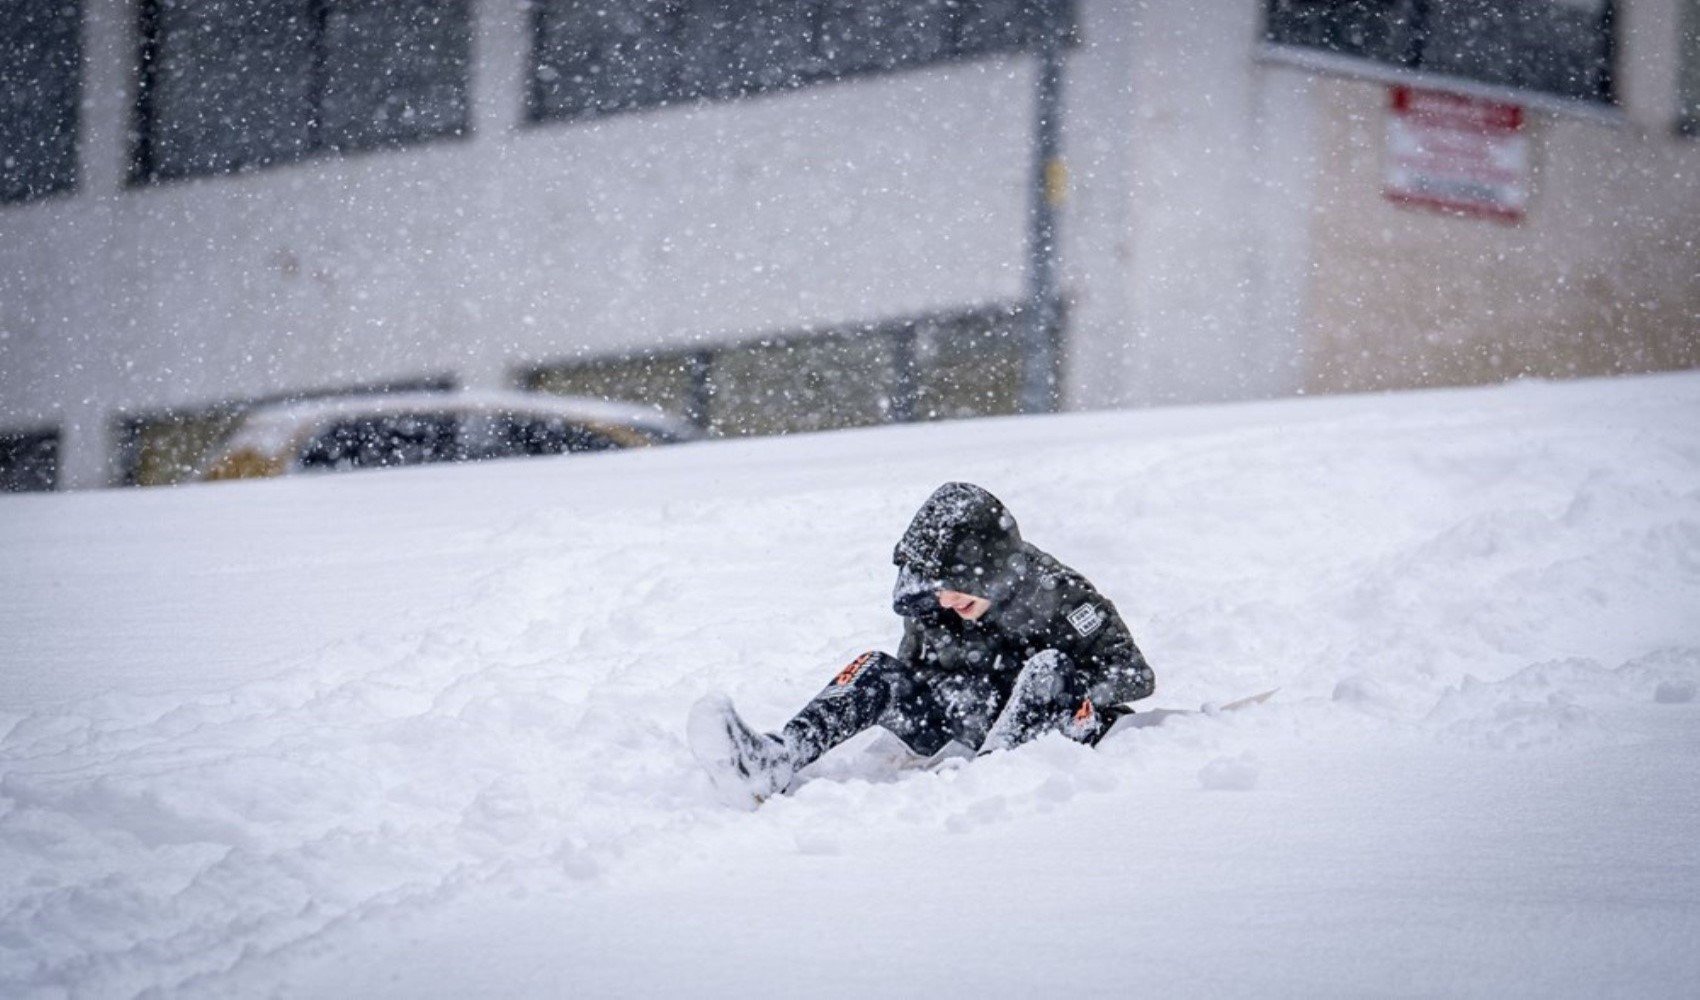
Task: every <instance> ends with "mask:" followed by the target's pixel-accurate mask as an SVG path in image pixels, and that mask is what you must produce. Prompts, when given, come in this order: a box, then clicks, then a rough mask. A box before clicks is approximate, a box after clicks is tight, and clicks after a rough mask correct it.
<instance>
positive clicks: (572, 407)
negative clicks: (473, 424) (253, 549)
mask: <svg viewBox="0 0 1700 1000" xmlns="http://www.w3.org/2000/svg"><path fill="white" fill-rule="evenodd" d="M444 410H456V411H460V412H464V413H474V414H488V415H497V414H503V413H524V414H529V415H532V416H540V417H560V418H562V419H567V420H579V421H584V422H586V423H595V424H608V425H615V426H628V427H635V428H638V429H641V430H649V431H657V432H661V433H665V434H669V435H672V436H674V437H676V438H678V439H680V440H689V439H691V438H695V437H699V436H701V432H700V431H699V430H698V429H697V427H696V426H695V425H694V424H692V423H690V422H688V421H686V420H683V419H681V418H679V417H675V416H671V415H669V414H667V413H663V412H662V411H660V410H657V409H655V408H654V407H650V406H643V405H641V404H637V403H617V402H612V401H609V400H603V399H590V398H587V397H583V396H560V395H556V394H554V393H543V392H519V391H512V390H499V389H456V390H447V391H442V392H395V393H361V394H350V395H346V396H326V397H322V398H317V399H304V400H297V401H294V402H288V403H272V404H267V405H264V406H257V407H255V408H254V409H252V410H249V411H248V412H247V413H246V414H245V415H244V416H243V417H242V421H241V424H240V425H239V426H238V428H237V430H236V432H235V433H234V434H232V435H231V437H230V440H229V442H228V444H230V445H248V446H256V447H261V448H264V449H266V450H277V449H280V448H284V447H287V446H288V444H289V441H290V439H291V438H293V437H294V436H295V435H296V434H297V433H299V432H300V431H301V430H302V429H303V428H306V427H314V426H318V425H321V424H323V423H326V422H327V421H331V420H345V419H358V418H360V417H368V416H381V415H385V414H402V413H430V412H441V411H444Z"/></svg>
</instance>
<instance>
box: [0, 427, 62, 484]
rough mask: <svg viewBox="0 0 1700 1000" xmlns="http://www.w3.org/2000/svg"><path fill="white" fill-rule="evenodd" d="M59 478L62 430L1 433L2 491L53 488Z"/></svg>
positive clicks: (0, 480)
mask: <svg viewBox="0 0 1700 1000" xmlns="http://www.w3.org/2000/svg"><path fill="white" fill-rule="evenodd" d="M58 482H59V435H58V434H55V433H54V432H52V431H45V432H41V433H36V434H0V493H29V492H34V491H36V490H51V489H53V488H54V487H55V486H56V485H57V484H58Z"/></svg>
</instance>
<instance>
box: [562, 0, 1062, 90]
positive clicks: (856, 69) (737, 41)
mask: <svg viewBox="0 0 1700 1000" xmlns="http://www.w3.org/2000/svg"><path fill="white" fill-rule="evenodd" d="M536 2H537V23H536V42H535V52H534V67H533V74H534V77H533V106H532V115H533V117H535V118H577V117H582V116H585V115H595V114H606V113H609V112H613V111H621V110H627V109H632V108H643V107H655V106H658V105H663V104H667V103H669V102H672V101H679V100H695V99H710V100H718V99H723V98H730V97H738V96H741V95H745V94H755V93H761V92H764V91H773V90H783V89H787V88H790V87H796V86H799V85H801V84H805V83H810V82H817V81H824V80H832V79H836V78H838V77H842V76H848V75H853V74H858V73H866V72H876V71H882V70H891V69H899V68H903V67H906V66H916V65H922V64H925V63H928V62H932V61H936V60H942V59H952V58H957V57H964V56H978V55H985V54H987V53H991V52H1003V51H1016V50H1020V49H1023V48H1027V47H1031V46H1032V45H1033V44H1034V43H1035V42H1036V41H1037V40H1038V39H1039V38H1040V37H1041V36H1042V35H1043V33H1044V32H1047V31H1056V32H1063V31H1064V30H1065V29H1067V28H1068V27H1069V26H1070V25H1071V24H1072V18H1073V10H1074V7H1073V4H1072V2H1070V0H862V2H858V0H626V2H617V0H536Z"/></svg>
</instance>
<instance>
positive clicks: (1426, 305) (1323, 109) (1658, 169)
mask: <svg viewBox="0 0 1700 1000" xmlns="http://www.w3.org/2000/svg"><path fill="white" fill-rule="evenodd" d="M1663 78H1669V79H1671V80H1672V83H1673V90H1674V73H1669V74H1665V73H1661V74H1655V75H1654V79H1653V81H1652V82H1653V83H1657V82H1658V81H1659V80H1660V79H1663ZM1629 82H1630V84H1631V85H1632V86H1633V85H1636V84H1638V83H1639V85H1640V88H1641V92H1640V93H1636V92H1635V91H1634V90H1632V91H1631V94H1630V99H1631V107H1630V109H1629V115H1628V116H1627V120H1626V121H1622V122H1616V123H1613V122H1607V121H1601V120H1595V119H1589V118H1581V117H1577V116H1574V115H1569V114H1563V113H1557V112H1552V111H1542V110H1531V111H1530V113H1529V122H1528V125H1527V126H1526V127H1527V128H1528V130H1529V136H1530V159H1531V166H1532V176H1533V184H1532V197H1531V201H1530V204H1529V208H1528V211H1527V215H1526V217H1525V218H1524V219H1523V220H1522V221H1521V222H1518V223H1513V224H1505V223H1500V222H1494V221H1489V220H1485V219H1478V218H1464V217H1456V216H1448V215H1443V214H1440V213H1437V212H1434V211H1430V210H1423V209H1417V208H1408V207H1402V206H1398V205H1395V204H1393V203H1392V202H1390V201H1388V200H1386V199H1385V198H1384V197H1383V195H1382V171H1383V156H1384V155H1385V148H1386V135H1385V130H1386V120H1387V105H1388V100H1389V98H1388V88H1387V86H1386V85H1385V84H1378V83H1372V82H1368V81H1362V80H1351V79H1341V78H1329V79H1324V80H1320V81H1319V85H1318V87H1317V90H1316V100H1317V107H1318V124H1317V138H1318V143H1319V149H1320V150H1321V152H1322V154H1323V155H1322V156H1321V158H1320V164H1319V166H1318V176H1317V185H1318V186H1317V197H1316V208H1315V212H1314V215H1313V219H1312V230H1311V235H1312V241H1313V242H1312V248H1313V257H1312V265H1313V267H1312V271H1311V274H1310V279H1309V286H1308V289H1307V311H1306V321H1307V323H1306V325H1307V329H1306V335H1305V341H1306V345H1307V378H1306V381H1307V384H1308V386H1309V388H1310V389H1312V390H1315V391H1341V390H1344V391H1352V390H1366V389H1379V388H1399V387H1413V386H1428V385H1456V384H1463V383H1472V382H1488V381H1497V380H1500V379H1504V378H1509V377H1514V376H1518V375H1525V374H1527V375H1535V376H1546V377H1566V376H1580V375H1602V374H1613V373H1620V372H1637V371H1650V370H1656V369H1668V368H1687V367H1696V366H1700V141H1696V140H1694V139H1683V138H1679V137H1677V136H1675V135H1674V133H1673V125H1674V116H1673V115H1671V114H1670V112H1671V111H1673V110H1674V109H1673V108H1672V107H1671V102H1669V101H1666V100H1655V99H1654V96H1655V95H1654V93H1653V89H1654V88H1653V87H1652V86H1650V85H1649V84H1648V83H1646V82H1643V81H1637V80H1631V81H1629Z"/></svg>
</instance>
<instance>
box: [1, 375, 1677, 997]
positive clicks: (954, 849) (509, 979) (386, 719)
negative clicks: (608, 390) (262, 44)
mask: <svg viewBox="0 0 1700 1000" xmlns="http://www.w3.org/2000/svg"><path fill="white" fill-rule="evenodd" d="M1696 413H1700V377H1697V376H1694V375H1681V376H1670V377H1665V378H1657V379H1640V380H1625V381H1619V382H1598V383H1575V384H1566V385H1519V386H1513V387H1508V388H1504V389H1497V390H1487V391H1469V392H1452V393H1430V394H1411V395H1404V396H1393V397H1365V398H1359V399H1346V398H1337V399H1329V400H1307V401H1303V402H1299V403H1287V404H1263V405H1257V406H1242V407H1222V408H1213V409H1199V410H1186V411H1168V412H1164V411H1158V412H1151V413H1141V414H1079V415H1068V416H1062V417H1055V418H1047V419H1034V420H1026V419H1022V420H1002V421H980V422H973V423H964V424H958V425H937V426H916V427H900V428H888V429H880V430H874V431H868V432H854V433H844V434H833V435H823V436H818V437H798V438H791V439H784V440H774V441H744V442H724V443H710V444H702V445H688V446H683V447H679V448H672V449H657V450H654V451H650V452H645V453H642V454H637V453H633V454H615V455H605V456H589V457H582V456H581V457H574V458H568V459H561V460H539V461H535V462H519V463H507V464H505V465H490V466H484V467H458V468H437V469H417V470H405V471H400V472H394V473H375V474H370V475H361V474H356V475H349V476H341V477H328V478H319V479H313V480H302V481H281V482H274V483H257V484H232V485H219V486H211V487H199V486H197V487H191V488H185V489H180V490H172V491H159V492H151V493H149V492H135V491H132V492H118V491H114V492H110V493H99V494H83V495H68V496H54V497H16V498H13V497H0V552H5V553H6V558H5V559H4V560H0V706H3V707H0V713H3V714H0V996H4V997H7V998H8V1000H10V998H12V997H19V998H35V997H61V996H134V995H139V994H140V995H153V996H167V995H169V996H185V997H197V996H200V997H223V996H238V995H240V996H247V995H261V996H264V995H283V996H290V995H296V996H326V995H347V996H353V995H359V996H392V997H414V996H463V995H503V996H560V995H619V994H631V993H634V992H643V993H654V994H668V993H696V994H702V995H751V994H755V995H788V994H791V993H795V992H796V991H797V989H798V983H797V981H796V978H797V970H798V969H807V970H808V971H809V977H810V978H809V980H808V983H807V988H808V989H809V990H811V991H814V992H818V993H820V994H822V995H829V996H831V995H845V996H848V995H868V994H882V993H883V994H892V995H899V994H912V993H917V992H932V993H956V992H961V993H966V994H968V995H976V994H987V995H999V994H1009V993H1043V992H1054V991H1055V990H1056V984H1057V983H1072V982H1078V981H1079V980H1078V976H1079V965H1078V956H1079V955H1082V954H1089V955H1092V956H1094V957H1095V959H1096V960H1098V961H1101V962H1102V963H1103V964H1104V966H1105V967H1110V968H1139V969H1140V970H1141V982H1142V983H1143V984H1146V985H1147V986H1149V988H1150V989H1151V990H1152V991H1155V992H1161V993H1163V994H1164V995H1172V996H1182V997H1185V996H1212V995H1222V994H1223V993H1232V992H1236V991H1239V992H1243V991H1244V990H1245V989H1246V988H1247V984H1248V983H1249V984H1256V987H1255V988H1256V990H1257V991H1258V992H1266V993H1270V994H1274V995H1310V994H1314V993H1316V992H1318V991H1319V982H1320V984H1321V985H1320V991H1321V992H1325V993H1337V994H1342V995H1378V994H1387V993H1396V992H1400V991H1402V990H1408V989H1409V984H1410V983H1412V982H1417V981H1420V982H1422V983H1423V984H1424V989H1425V990H1426V991H1430V992H1434V993H1436V994H1447V995H1480V996H1489V995H1505V994H1512V993H1515V994H1522V995H1541V996H1590V995H1626V994H1640V995H1692V994H1694V993H1695V989H1694V987H1695V985H1696V984H1697V983H1700V956H1697V954H1696V952H1695V951H1694V949H1692V948H1689V947H1687V943H1688V942H1691V941H1693V940H1696V939H1700V871H1697V869H1696V868H1695V866H1694V865H1692V864H1691V863H1690V859H1691V856H1692V837H1693V830H1694V829H1695V828H1696V827H1700V787H1697V786H1696V783H1695V782H1694V781H1693V761H1694V760H1695V758H1696V755H1697V754H1700V714H1697V713H1696V712H1695V711H1694V708H1693V702H1694V691H1695V687H1696V683H1697V681H1700V619H1697V618H1696V616H1695V615H1694V613H1693V612H1694V609H1695V608H1696V607H1700V486H1697V484H1700V421H1696V420H1695V419H1693V418H1694V415H1695V414H1696ZM947 480H963V481H972V482H977V483H982V484H984V485H985V486H986V487H987V488H989V489H991V490H992V491H993V492H994V493H996V494H997V495H998V496H999V497H1000V498H1002V499H1003V500H1005V501H1006V502H1007V503H1009V505H1010V508H1011V510H1012V512H1014V513H1015V514H1017V515H1019V517H1020V519H1021V523H1022V525H1023V528H1024V530H1025V531H1026V533H1027V534H1029V535H1031V537H1032V538H1033V540H1034V541H1035V542H1036V543H1037V544H1039V545H1041V546H1043V547H1045V548H1047V549H1049V550H1051V551H1054V552H1055V553H1056V554H1057V555H1058V556H1059V557H1060V558H1062V559H1063V560H1064V561H1065V562H1067V563H1069V564H1071V565H1073V566H1075V567H1076V568H1077V569H1079V570H1081V571H1082V572H1083V573H1085V574H1086V575H1087V576H1088V577H1089V578H1090V579H1092V580H1093V581H1094V582H1095V583H1097V584H1098V585H1100V587H1101V588H1102V589H1103V590H1104V591H1105V592H1106V593H1107V594H1109V595H1110V596H1111V597H1112V599H1113V600H1114V601H1115V602H1116V605H1117V607H1118V609H1119V610H1120V611H1121V612H1122V614H1123V615H1124V617H1126V618H1127V620H1128V622H1129V624H1130V626H1131V628H1132V630H1133V632H1134V634H1135V635H1136V637H1137V638H1138V640H1139V643H1140V645H1141V648H1142V649H1143V650H1144V651H1145V652H1146V653H1147V655H1148V656H1149V657H1150V659H1151V661H1152V663H1153V665H1154V667H1155V670H1156V673H1157V682H1158V690H1157V694H1156V696H1155V697H1154V698H1153V699H1151V701H1150V703H1148V705H1141V706H1140V708H1141V710H1142V713H1143V714H1144V715H1146V717H1147V718H1148V719H1150V720H1151V721H1152V722H1153V723H1154V724H1151V725H1141V726H1130V727H1128V728H1127V730H1126V731H1125V732H1124V731H1122V730H1120V729H1118V731H1117V732H1116V733H1114V734H1112V735H1111V737H1110V738H1108V739H1106V740H1105V741H1104V742H1103V743H1102V744H1101V745H1100V746H1099V747H1097V748H1095V749H1091V748H1086V747H1082V746H1079V745H1077V744H1074V743H1072V742H1070V741H1068V740H1066V739H1064V738H1062V737H1060V736H1051V737H1047V738H1044V739H1040V740H1038V741H1035V742H1034V743H1032V744H1030V745H1028V746H1025V747H1022V748H1020V749H1018V750H1016V751H1014V752H1009V753H999V754H993V755H989V756H987V757H984V758H978V759H972V760H969V759H967V758H965V757H964V756H963V755H962V753H961V751H960V748H957V750H956V751H954V752H952V753H947V754H945V755H942V756H941V758H940V759H937V760H930V761H920V760H917V759H915V758H914V757H913V756H912V755H909V754H908V753H907V751H906V750H904V749H903V748H902V747H901V746H900V745H894V741H893V740H891V739H889V738H884V737H881V736H880V735H878V734H867V735H865V736H864V737H861V738H858V739H857V740H855V741H852V743H851V744H850V745H847V746H845V747H843V748H840V750H839V751H837V752H835V753H834V754H833V755H831V756H829V757H828V758H826V759H823V760H822V761H820V762H818V763H817V764H815V765H814V766H812V767H811V768H809V769H807V771H805V773H804V774H802V775H800V780H799V781H798V782H797V784H796V786H795V789H794V791H793V792H792V794H789V795H784V796H779V797H776V798H774V799H772V800H770V801H769V802H768V803H767V804H765V805H764V806H762V808H761V809H760V810H758V811H757V812H755V813H741V812H736V811H731V810H728V809H726V808H724V807H722V806H721V805H720V804H719V803H718V801H717V800H716V798H715V797H714V795H713V792H712V789H711V788H710V787H709V783H708V781H707V779H706V777H705V776H704V775H703V774H702V772H701V770H700V769H699V768H698V767H697V765H696V764H695V762H694V761H693V760H692V759H691V757H690V754H689V753H688V752H687V749H686V745H685V739H684V732H683V730H684V721H685V718H686V714H687V711H688V708H689V706H690V705H691V704H692V703H693V702H695V701H696V700H697V699H698V698H699V697H701V696H702V695H703V694H704V693H705V692H707V691H709V690H725V691H727V692H728V693H729V694H730V695H731V697H732V698H733V700H734V701H735V703H736V704H737V707H738V710H739V712H740V714H741V715H742V716H743V717H744V718H745V719H747V720H748V721H749V722H751V723H752V724H753V725H756V726H758V727H761V728H776V727H778V726H779V725H780V724H782V723H783V722H784V720H785V719H786V718H787V717H788V716H789V714H790V713H791V712H793V711H794V710H795V709H796V708H797V707H798V706H800V705H801V704H803V703H804V702H805V701H806V700H807V699H808V698H809V697H811V696H812V695H813V694H814V693H815V692H816V691H818V690H819V689H820V686H821V685H822V684H824V683H826V681H827V680H828V679H829V678H830V677H831V676H832V675H833V674H834V673H836V672H837V670H838V669H839V668H840V667H841V666H842V665H843V664H844V663H845V662H847V661H848V660H850V659H851V658H853V657H854V656H855V655H857V654H858V653H860V652H862V651H865V650H868V649H880V648H885V649H889V648H891V646H892V645H893V643H894V641H895V639H896V636H897V631H898V630H897V624H898V623H897V622H896V621H895V620H894V618H893V617H892V615H891V614H890V611H889V603H888V600H889V592H890V586H891V578H890V574H891V567H890V564H889V560H890V556H891V551H892V545H893V542H894V540H895V539H896V538H897V537H898V536H899V535H900V533H901V532H902V530H903V528H904V527H905V526H906V525H907V523H908V521H909V518H910V517H911V515H912V514H913V513H914V511H915V507H916V505H918V504H919V503H920V501H921V500H922V499H923V498H925V497H926V496H927V495H928V494H929V493H930V492H931V491H932V490H933V489H934V488H936V487H937V486H938V485H939V484H940V483H941V482H944V481H947ZM1275 687H1278V688H1280V691H1281V693H1280V695H1279V696H1278V697H1276V698H1274V699H1271V700H1270V701H1268V702H1266V703H1264V704H1260V705H1255V706H1252V707H1248V708H1245V709H1241V710H1236V711H1222V712H1216V713H1214V714H1212V713H1206V712H1190V711H1184V712H1183V711H1172V712H1171V713H1170V714H1167V715H1163V714H1159V713H1160V711H1161V710H1165V709H1166V710H1176V709H1181V708H1190V707H1191V706H1196V705H1200V704H1213V705H1214V704H1228V703H1230V702H1232V701H1234V700H1236V699H1239V698H1242V697H1245V696H1248V695H1252V694H1256V693H1257V692H1260V691H1266V690H1268V689H1270V688H1275ZM1135 719H1136V721H1144V720H1139V717H1138V716H1136V717H1135ZM1277 777H1278V779H1279V780H1275V779H1276V778H1277ZM1201 788H1202V789H1204V790H1209V791H1246V790H1252V789H1256V790H1257V792H1256V794H1247V795H1213V794H1212V795H1203V794H1199V792H1200V789H1201ZM728 914H736V915H737V916H736V919H728V916H727V915H728ZM1269 914H1279V915H1280V916H1281V919H1278V920H1277V919H1266V915H1269ZM1506 927H1517V928H1520V930H1519V936H1518V943H1519V947H1517V948H1515V949H1507V948H1504V947H1503V940H1504V938H1503V933H1504V929H1505V928H1506ZM776 954H777V955H785V956H787V957H788V959H789V960H788V961H786V962H782V963H775V962H773V961H772V957H773V956H774V955H776ZM1341 955H1348V956H1355V957H1354V960H1353V961H1350V962H1342V961H1340V960H1339V956H1341ZM869 956H878V961H871V960H870V959H869ZM1359 958H1361V959H1362V960H1361V961H1359V960H1358V959H1359Z"/></svg>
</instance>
